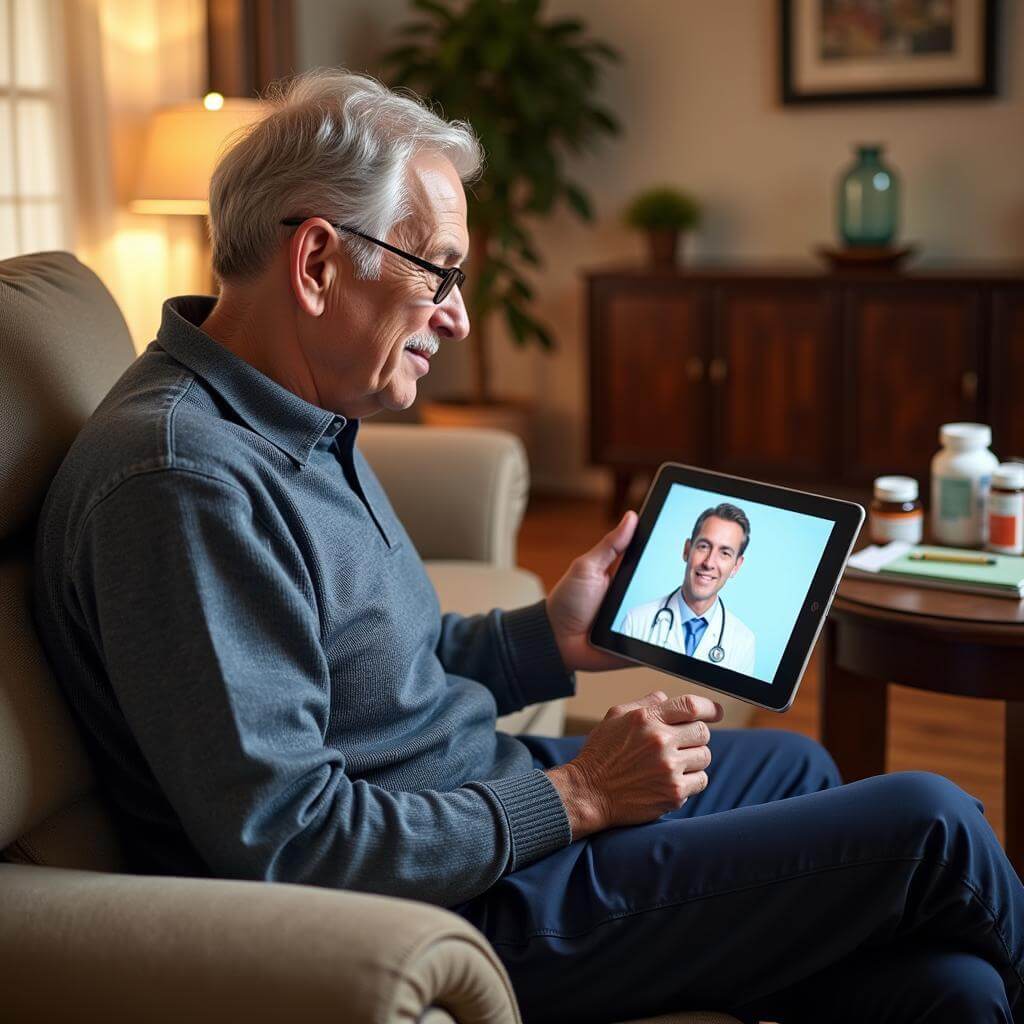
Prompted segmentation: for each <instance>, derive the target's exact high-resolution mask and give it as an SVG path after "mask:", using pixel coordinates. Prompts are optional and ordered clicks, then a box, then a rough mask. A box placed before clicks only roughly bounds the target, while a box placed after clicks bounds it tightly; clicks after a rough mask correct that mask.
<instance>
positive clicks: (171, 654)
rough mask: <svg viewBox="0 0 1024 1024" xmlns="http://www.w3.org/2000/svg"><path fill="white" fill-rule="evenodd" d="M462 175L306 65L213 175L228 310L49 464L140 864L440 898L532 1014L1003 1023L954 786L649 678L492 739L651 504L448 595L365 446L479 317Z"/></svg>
mask: <svg viewBox="0 0 1024 1024" xmlns="http://www.w3.org/2000/svg"><path fill="white" fill-rule="evenodd" d="M479 163H480V152H479V149H478V145H477V142H476V140H475V138H474V136H473V135H472V132H471V131H470V129H469V128H468V126H467V125H464V124H458V123H446V122H445V121H444V120H442V119H440V118H439V117H437V116H435V115H434V114H433V113H431V112H430V111H428V110H427V109H425V107H424V106H422V105H420V104H419V103H417V102H416V101H415V100H414V99H412V98H410V97H407V96H398V95H396V94H394V93H391V92H389V91H388V90H386V89H384V88H383V87H382V86H380V85H379V84H378V83H376V82H374V81H372V80H368V79H365V78H362V77H358V76H352V75H348V74H345V73H343V72H319V73H313V74H310V75H308V76H304V77H301V78H299V79H297V80H296V81H294V82H293V83H292V85H291V86H290V88H288V90H287V91H284V92H283V93H281V94H280V95H278V96H277V97H276V99H275V103H274V107H273V110H272V112H271V113H270V114H269V115H268V116H267V117H266V118H265V119H264V120H262V121H260V122H259V123H258V124H257V125H256V126H255V127H253V128H252V129H251V130H249V131H248V132H247V133H246V134H245V135H244V136H242V137H241V138H240V139H239V140H238V141H237V142H236V143H235V145H234V146H233V148H232V149H230V150H229V151H228V152H227V154H226V155H225V156H224V157H223V159H222V161H221V163H220V164H219V166H218V167H217V169H216V171H215V174H214V177H213V181H212V183H211V204H210V207H211V224H212V234H213V255H214V265H215V269H216V271H217V273H218V275H219V277H220V278H221V281H222V284H223V288H222V292H221V295H220V298H219V299H217V300H214V299H213V298H205V297H194V296H193V297H179V298H173V299H169V300H168V301H167V302H166V304H165V306H164V311H163V322H162V324H161V327H160V331H159V334H158V335H157V338H156V340H155V341H153V342H152V343H151V344H150V345H149V347H148V348H147V349H146V351H145V352H144V353H143V354H142V355H141V356H140V357H139V358H138V359H137V360H136V361H135V362H134V363H133V364H132V366H131V367H129V369H128V370H127V371H126V372H125V373H124V375H123V376H122V377H121V379H120V380H119V381H118V382H117V384H116V385H115V386H114V388H113V389H112V390H111V391H110V393H109V394H108V395H107V397H106V398H105V399H104V401H103V402H102V404H101V405H100V406H99V408H98V409H97V410H96V413H95V415H94V416H93V417H92V419H91V420H90V421H89V423H88V424H87V425H86V427H85V428H84V430H83V431H82V433H81V435H80V436H79V437H78V439H77V440H76V442H75V444H74V446H73V447H72V449H71V450H70V452H69V454H68V456H67V458H66V460H65V462H64V464H63V465H62V467H61V469H60V471H59V473H58V474H57V476H56V478H55V480H54V483H53V486H52V488H51V491H50V493H49V495H48V496H47V500H46V504H45V507H44V509H43V511H42V515H41V519H40V527H39V534H38V542H37V555H38V559H37V565H38V575H37V579H36V589H35V610H36V618H37V624H38V626H39V631H40V634H41V636H42V639H43V642H44V644H45V647H46V650H47V652H48V654H49V657H50V659H51V661H52V664H53V666H54V669H55V671H56V674H57V676H58V678H59V679H60V681H61V683H62V685H63V686H64V688H65V689H66V691H67V694H68V697H69V698H70V701H71V704H72V706H73V708H74V710H75V712H76V714H77V717H78V719H79V721H80V723H81V725H82V728H83V731H84V733H85V736H86V737H87V741H88V744H89V746H90V749H91V751H92V753H93V755H94V758H95V761H96V764H97V766H98V769H99V771H100V774H101V777H102V780H103V783H104V785H105V788H106V792H107V793H108V795H109V798H110V803H111V805H112V807H113V810H114V812H115V815H116V818H117V820H118V822H119V825H120V828H121V831H122V833H123V836H124V840H125V844H126V848H127V850H128V853H129V856H130V857H131V863H132V865H133V866H134V868H135V869H136V870H139V871H153V872H168V873H174V874H196V875H218V876H233V877H239V878H251V879H267V880H275V881H286V882H300V883H307V884H311V885H320V886H328V887H335V888H346V889H357V890H364V891H369V892H377V893H384V894H390V895H393V896H402V897H408V898H410V899H416V900H424V901H428V902H431V903H436V904H439V905H441V906H445V907H449V908H451V909H452V910H454V911H455V912H456V913H459V914H461V915H464V916H465V917H466V918H467V919H468V920H470V921H472V922H473V923H474V924H476V925H477V926H478V927H479V928H481V929H482V930H483V931H484V933H485V934H486V935H487V936H488V938H489V939H490V940H491V942H492V943H493V944H494V946H495V948H496V950H497V951H498V953H499V955H500V956H501V957H502V959H503V961H504V963H505V964H506V965H507V967H508V969H509V972H510V975H511V977H512V980H513V983H514V985H515V989H516V994H517V997H518V999H519V1003H520V1006H521V1007H522V1011H523V1015H524V1018H525V1019H526V1020H527V1021H529V1022H532V1021H544V1020H560V1021H568V1020H592V1021H613V1020H621V1019H623V1018H628V1017H632V1016H637V1015H640V1014H650V1013H655V1012H659V1011H665V1010H669V1009H671V1008H673V1007H680V1006H695V1005H705V1006H717V1007H725V1008H729V1009H732V1010H733V1011H734V1012H736V1013H738V1014H739V1015H742V1016H747V1017H749V1018H750V1019H756V1017H758V1016H760V1015H768V1014H773V1015H775V1016H774V1019H781V1020H784V1021H787V1020H808V1019H811V1018H814V1019H816V1020H830V1021H839V1020H844V1021H846V1020H849V1021H854V1020H857V1021H863V1020H871V1021H876V1022H877V1021H897V1020H899V1021H907V1020H915V1021H925V1020H927V1021H958V1022H961V1021H964V1020H972V1021H981V1020H991V1021H995V1020H1004V1021H1005V1020H1008V1019H1009V1014H1010V1006H1011V1005H1013V1004H1015V1005H1017V1007H1018V1013H1020V998H1021V971H1022V950H1024V890H1022V887H1021V884H1020V881H1019V879H1018V878H1017V877H1016V875H1015V874H1014V872H1013V869H1012V867H1011V866H1010V864H1009V863H1008V861H1007V859H1006V857H1005V856H1004V854H1003V852H1002V850H1001V849H1000V847H999V844H998V842H997V841H996V838H995V836H994V834H993V833H992V830H991V828H990V827H989V825H988V824H987V822H986V821H985V818H984V817H983V814H982V810H983V809H982V807H981V805H980V804H979V803H978V802H977V801H976V800H974V799H973V798H971V797H970V796H968V795H967V794H966V793H965V792H964V791H963V790H961V789H960V788H958V787H957V786H955V785H953V784H952V783H951V782H948V781H947V780H945V779H943V778H941V777H940V776H937V775H933V774H930V773H926V772H903V773H897V774H894V775H889V776H883V777H878V778H873V779H867V780H863V781H860V782H856V783H852V784H850V785H845V786H844V785H841V780H840V778H839V776H838V773H837V772H836V768H835V765H834V763H833V762H832V760H831V759H830V758H829V756H828V754H827V753H826V752H825V751H824V750H823V749H822V748H821V747H820V746H819V745H818V744H816V743H814V742H812V741H810V740H807V739H804V738H803V737H800V736H797V735H795V734H791V733H787V732H785V731H782V730H719V731H716V732H715V733H714V734H713V736H712V734H711V733H710V730H709V729H708V726H707V724H706V723H707V722H713V721H717V720H719V718H720V716H721V708H720V706H718V705H716V704H713V703H712V702H711V701H708V700H707V699H705V698H702V697H698V696H693V695H690V696H687V697H684V698H680V699H672V700H669V699H667V698H666V696H665V694H664V693H661V692H660V691H659V692H655V693H651V694H646V695H645V696H642V697H639V698H638V699H636V700H633V701H630V702H628V703H625V704H621V705H618V706H617V707H615V708H612V709H611V710H610V711H609V712H608V714H607V716H606V717H605V719H604V721H602V722H601V723H599V724H598V726H597V727H596V728H595V729H594V730H593V732H592V733H591V734H590V735H589V737H587V738H586V739H584V738H581V737H566V738H561V739H550V738H548V739H545V738H541V737H531V736H520V737H514V736H509V735H505V734H503V733H500V732H497V731H496V730H495V717H496V715H501V714H505V713H508V712H512V711H515V710H516V709H518V708H520V707H523V706H524V705H526V704H528V703H532V702H536V701H544V700H549V699H552V698H556V697H561V696H565V695H567V694H571V693H573V692H574V687H575V677H574V674H573V673H574V671H575V670H577V669H598V668H611V667H615V665H616V662H614V661H613V659H612V658H611V657H610V656H605V655H601V654H599V653H598V652H596V651H594V650H592V649H591V648H589V647H588V645H587V642H586V635H587V629H588V627H589V625H590V621H591V619H592V618H593V615H594V613H595V610H596V608H597V606H598V604H599V603H600V600H601V597H602V596H603V594H604V592H605V590H606V588H607V585H608V580H609V576H610V573H611V572H612V570H613V568H614V564H615V560H616V558H617V557H618V555H619V554H620V552H621V551H622V550H623V549H624V547H625V545H626V544H627V543H628V541H629V538H630V536H631V535H632V532H633V529H634V527H635V523H636V516H635V515H634V514H633V513H629V514H627V515H626V517H624V519H623V521H622V522H621V523H620V524H619V525H618V526H617V527H616V528H615V529H614V530H613V531H612V532H611V533H609V534H608V535H607V536H606V537H605V538H603V539H602V540H601V541H600V542H599V543H598V544H597V545H596V546H595V547H594V548H593V549H592V550H591V551H589V552H587V553H586V554H584V555H582V556H580V557H579V558H577V559H576V560H575V561H574V562H573V564H572V565H571V567H570V568H569V570H568V572H567V573H566V575H565V576H564V577H563V578H562V580H561V581H560V582H559V583H558V585H557V586H556V587H555V588H554V590H553V591H552V593H551V595H550V597H549V598H548V599H547V601H542V602H538V603H537V604H535V605H533V606H531V607H527V608H520V609H514V610H511V611H500V610H495V611H492V612H490V613H488V614H485V615H477V616H470V617H465V618H463V617H460V616H457V615H451V614H449V615H442V614H441V613H440V610H439V608H438V604H437V599H436V596H435V594H434V592H433V590H432V588H431V586H430V583H429V580H428V578H427V576H426V575H425V573H424V571H423V567H422V565H421V563H420V560H419V558H418V557H417V555H416V552H415V550H414V549H413V547H412V544H411V543H410V541H409V538H408V537H407V535H406V533H405V531H404V530H403V528H402V525H401V523H399V522H398V520H397V519H396V517H395V514H394V512H393V511H392V509H391V507H390V505H389V504H388V500H387V497H386V496H385V494H384V493H383V491H382V489H381V487H380V485H379V484H378V482H377V480H376V479H375V478H374V475H373V473H372V471H371V469H370V467H369V465H368V464H367V463H366V461H365V460H364V459H363V457H362V456H361V454H360V451H359V448H358V446H357V444H356V439H357V433H358V429H359V422H360V420H361V419H362V418H363V417H365V416H370V415H372V414H373V413H375V412H377V411H378V410H380V409H400V408H405V407H407V406H408V405H409V404H410V403H411V402H412V401H413V400H414V398H415V396H416V386H417V380H418V379H419V378H420V377H421V376H422V375H423V374H425V373H426V372H427V371H428V369H429V365H430V357H431V355H432V354H433V353H434V352H435V351H436V349H437V346H438V344H439V343H440V342H442V341H447V340H458V339H461V338H464V337H465V336H466V333H467V331H468V330H469V323H468V320H467V316H466V310H465V307H464V305H463V300H462V296H461V294H460V287H459V286H460V285H461V283H462V274H461V271H460V270H459V265H460V264H461V263H462V262H463V261H464V260H465V259H466V257H467V255H468V253H467V247H468V236H467V229H466V198H465V193H464V190H463V181H467V180H469V179H470V178H471V177H472V176H473V175H474V174H475V173H476V172H477V169H478V167H479ZM424 486H429V481H425V482H424ZM711 748H714V751H715V760H716V768H717V775H716V777H715V778H714V782H713V785H711V787H710V788H709V789H706V790H705V786H706V785H707V782H708V773H707V772H706V770H705V769H706V768H707V767H708V764H709V762H710V760H711Z"/></svg>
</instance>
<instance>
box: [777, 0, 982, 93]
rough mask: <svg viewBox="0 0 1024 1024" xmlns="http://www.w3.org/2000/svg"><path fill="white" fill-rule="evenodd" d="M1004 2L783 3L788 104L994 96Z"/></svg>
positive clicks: (817, 0)
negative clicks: (998, 26) (999, 19)
mask: <svg viewBox="0 0 1024 1024" xmlns="http://www.w3.org/2000/svg"><path fill="white" fill-rule="evenodd" d="M996 8H997V0H780V16H781V17H780V20H781V25H780V29H781V30H780V43H781V49H782V54H781V56H782V60H781V69H782V102H783V103H823V102H828V103H835V102H843V101H850V100H856V101H863V100H904V99H937V98H940V97H946V96H994V95H995V92H996V23H997V10H996Z"/></svg>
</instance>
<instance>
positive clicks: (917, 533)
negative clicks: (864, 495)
mask: <svg viewBox="0 0 1024 1024" xmlns="http://www.w3.org/2000/svg"><path fill="white" fill-rule="evenodd" d="M923 527H924V516H923V515H922V514H921V513H920V512H918V513H916V514H912V515H907V514H903V515H888V516H887V515H885V514H884V513H879V512H872V513H871V519H870V523H869V533H870V534H871V539H872V540H873V541H874V542H875V543H876V544H887V543H888V542H889V541H891V540H905V541H909V542H910V543H911V544H920V543H921V534H922V529H923Z"/></svg>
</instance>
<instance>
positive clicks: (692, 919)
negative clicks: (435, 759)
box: [451, 729, 1024, 1024]
mask: <svg viewBox="0 0 1024 1024" xmlns="http://www.w3.org/2000/svg"><path fill="white" fill-rule="evenodd" d="M519 739H521V740H522V741H523V742H524V743H525V744H526V745H527V746H528V747H529V749H530V751H531V753H532V754H533V757H534V764H535V765H536V766H537V767H539V768H550V767H552V766H554V765H556V764H563V763H565V762H566V761H569V760H571V759H572V758H573V757H575V755H576V754H577V753H578V752H579V750H580V748H581V747H582V745H583V741H584V738H583V737H582V736H572V737H560V738H557V739H552V738H547V737H540V736H520V737H519ZM708 745H709V747H710V748H711V752H712V763H711V766H710V768H709V769H708V775H709V780H710V781H709V784H708V788H707V789H705V790H704V792H702V793H699V794H697V795H696V796H691V797H690V798H689V799H688V800H687V801H686V803H684V804H683V806H682V807H681V808H679V809H678V810H676V811H673V812H670V813H668V814H665V815H663V816H662V817H661V818H659V819H657V820H656V821H653V822H649V823H647V824H645V825H636V826H626V827H621V828H612V829H607V830H605V831H604V832H599V833H596V834H594V835H591V836H587V837H585V838H583V839H580V840H577V841H575V842H573V843H571V844H570V845H569V846H567V847H565V848H564V849H561V850H558V851H556V852H555V853H552V854H550V855H549V856H547V857H544V858H543V859H541V860H539V861H536V862H535V863H533V864H530V865H528V866H527V867H525V868H522V869H521V870H519V871H516V872H513V873H512V874H509V875H506V876H505V877H504V878H501V879H500V880H499V881H498V882H496V883H495V884H494V885H493V886H492V887H491V888H490V889H488V890H487V891H486V892H484V893H482V894H481V895H480V896H478V897H476V898H475V899H472V900H470V901H469V902H467V903H463V904H460V905H459V906H456V907H452V908H451V909H452V910H454V911H455V913H458V914H460V915H461V916H463V917H464V918H466V919H467V920H468V921H470V922H471V923H472V924H474V925H475V926H476V927H477V928H479V929H480V930H481V931H482V932H483V933H484V934H485V935H486V936H487V937H488V939H489V940H490V941H491V943H492V944H493V946H494V948H495V950H496V951H497V953H498V955H499V957H500V958H501V960H502V962H503V963H504V964H505V967H506V968H507V969H508V972H509V976H510V978H511V979H512V984H513V987H514V989H515V992H516V996H517V999H518V1001H519V1005H520V1009H521V1011H522V1014H523V1020H524V1022H525V1024H542V1022H547V1021H552V1022H554V1021H558V1022H560V1024H571V1022H573V1021H580V1022H584V1021H586V1022H591V1024H599V1022H612V1021H624V1020H631V1019H635V1018H637V1017H643V1016H653V1015H655V1014H658V1013H666V1012H669V1011H671V1010H681V1009H690V1010H700V1009H704V1010H722V1011H728V1012H731V1013H733V1014H734V1015H735V1016H736V1017H738V1018H740V1019H741V1020H744V1021H755V1022H756V1021H759V1020H770V1021H780V1022H782V1024H791V1022H802V1021H806V1022H808V1024H845V1022H849V1024H910V1022H914V1024H925V1022H927V1024H938V1022H942V1024H954V1022H955V1024H966V1022H970V1024H982V1022H985V1024H987V1022H990V1021H991V1022H996V1021H999V1022H1014V1024H1024V886H1022V885H1021V882H1020V879H1019V878H1018V877H1017V875H1016V873H1015V872H1014V870H1013V867H1012V865H1011V864H1010V862H1009V860H1008V859H1007V857H1006V854H1005V853H1004V852H1003V849H1002V847H1001V846H1000V845H999V841H998V840H997V838H996V836H995V833H993V831H992V828H991V827H990V825H989V824H988V822H987V821H986V820H985V817H984V815H983V811H984V807H983V806H982V804H981V803H980V802H979V801H978V800H977V799H975V798H974V797H972V796H970V795H969V794H967V793H966V792H964V790H962V789H961V788H960V787H959V786H957V785H956V784H954V783H953V782H950V781H949V780H948V779H946V778H944V777H943V776H941V775H936V774H934V773H932V772H924V771H910V772H894V773H892V774H888V775H878V776H875V777H873V778H870V779H862V780H860V781H858V782H852V783H848V784H846V785H843V784H842V779H841V777H840V775H839V771H838V769H837V768H836V765H835V762H834V761H833V760H832V758H831V757H830V756H829V754H828V752H827V751H826V750H825V749H824V748H823V747H822V746H821V745H820V744H818V743H817V742H815V741H814V740H811V739H808V738H806V737H804V736H802V735H800V734H798V733H792V732H788V731H786V730H783V729H712V734H711V739H710V740H709V742H708ZM1014 1014H1016V1016H1014Z"/></svg>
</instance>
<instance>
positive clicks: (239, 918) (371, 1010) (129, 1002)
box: [0, 864, 521, 1024]
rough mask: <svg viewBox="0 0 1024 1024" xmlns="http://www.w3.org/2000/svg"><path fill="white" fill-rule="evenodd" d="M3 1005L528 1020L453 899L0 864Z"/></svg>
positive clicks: (31, 1011)
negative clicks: (445, 902) (430, 900)
mask: <svg viewBox="0 0 1024 1024" xmlns="http://www.w3.org/2000/svg"><path fill="white" fill-rule="evenodd" d="M0 977H2V978H3V979H5V980H4V982H3V993H4V995H3V1004H4V1016H5V1018H9V1019H11V1020H18V1021H24V1022H33V1021H82V1020H104V1021H122V1020H124V1021H128V1020H131V1021H137V1020H142V1019H145V1020H147V1021H154V1022H164V1021H166V1022H168V1024H170V1022H174V1024H180V1022H181V1021H183V1020H187V1021H225V1020H245V1021H246V1022H247V1024H257V1022H264V1021H266V1022H267V1024H269V1022H271V1021H273V1022H275V1024H277V1022H280V1021H282V1020H303V1019H308V1020H314V1019H320V1020H335V1021H375V1022H376V1021H379V1022H382V1024H383V1022H391V1021H408V1022H413V1021H416V1020H418V1019H419V1017H420V1016H421V1014H423V1012H424V1011H425V1010H426V1008H428V1007H431V1006H440V1007H443V1008H444V1009H445V1010H446V1011H447V1012H448V1013H449V1014H451V1016H452V1018H454V1020H456V1021H459V1022H479V1024H521V1018H520V1016H519V1010H518V1007H517V1005H516V1001H515V996H514V993H513V990H512V986H511V983H510V981H509V978H508V974H507V972H506V971H505V968H504V965H503V964H502V963H501V961H500V960H499V959H498V956H497V954H496V953H495V952H494V950H493V948H492V947H491V946H490V944H489V943H488V942H487V939H486V938H485V937H484V936H483V935H482V934H481V933H480V932H479V931H478V930H477V929H476V928H474V927H473V926H472V925H471V924H469V922H468V921H465V920H464V919H463V918H461V917H459V916H458V915H457V914H454V913H452V912H451V911H449V910H445V909H443V908H440V907H436V906H432V905H429V904H426V903H418V902H416V901H413V900H406V899H399V898H396V897H389V896H377V895H372V894H367V893H357V892H342V891H337V890H329V889H318V888H313V887H311V886H303V885H284V884H279V883H263V882H241V881H221V880H216V879H190V878H157V877H151V876H137V875H115V874H105V873H100V872H90V871H71V870H67V869H64V868H44V867H34V866H33V867H26V866H22V865H15V864H2V865H0Z"/></svg>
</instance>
